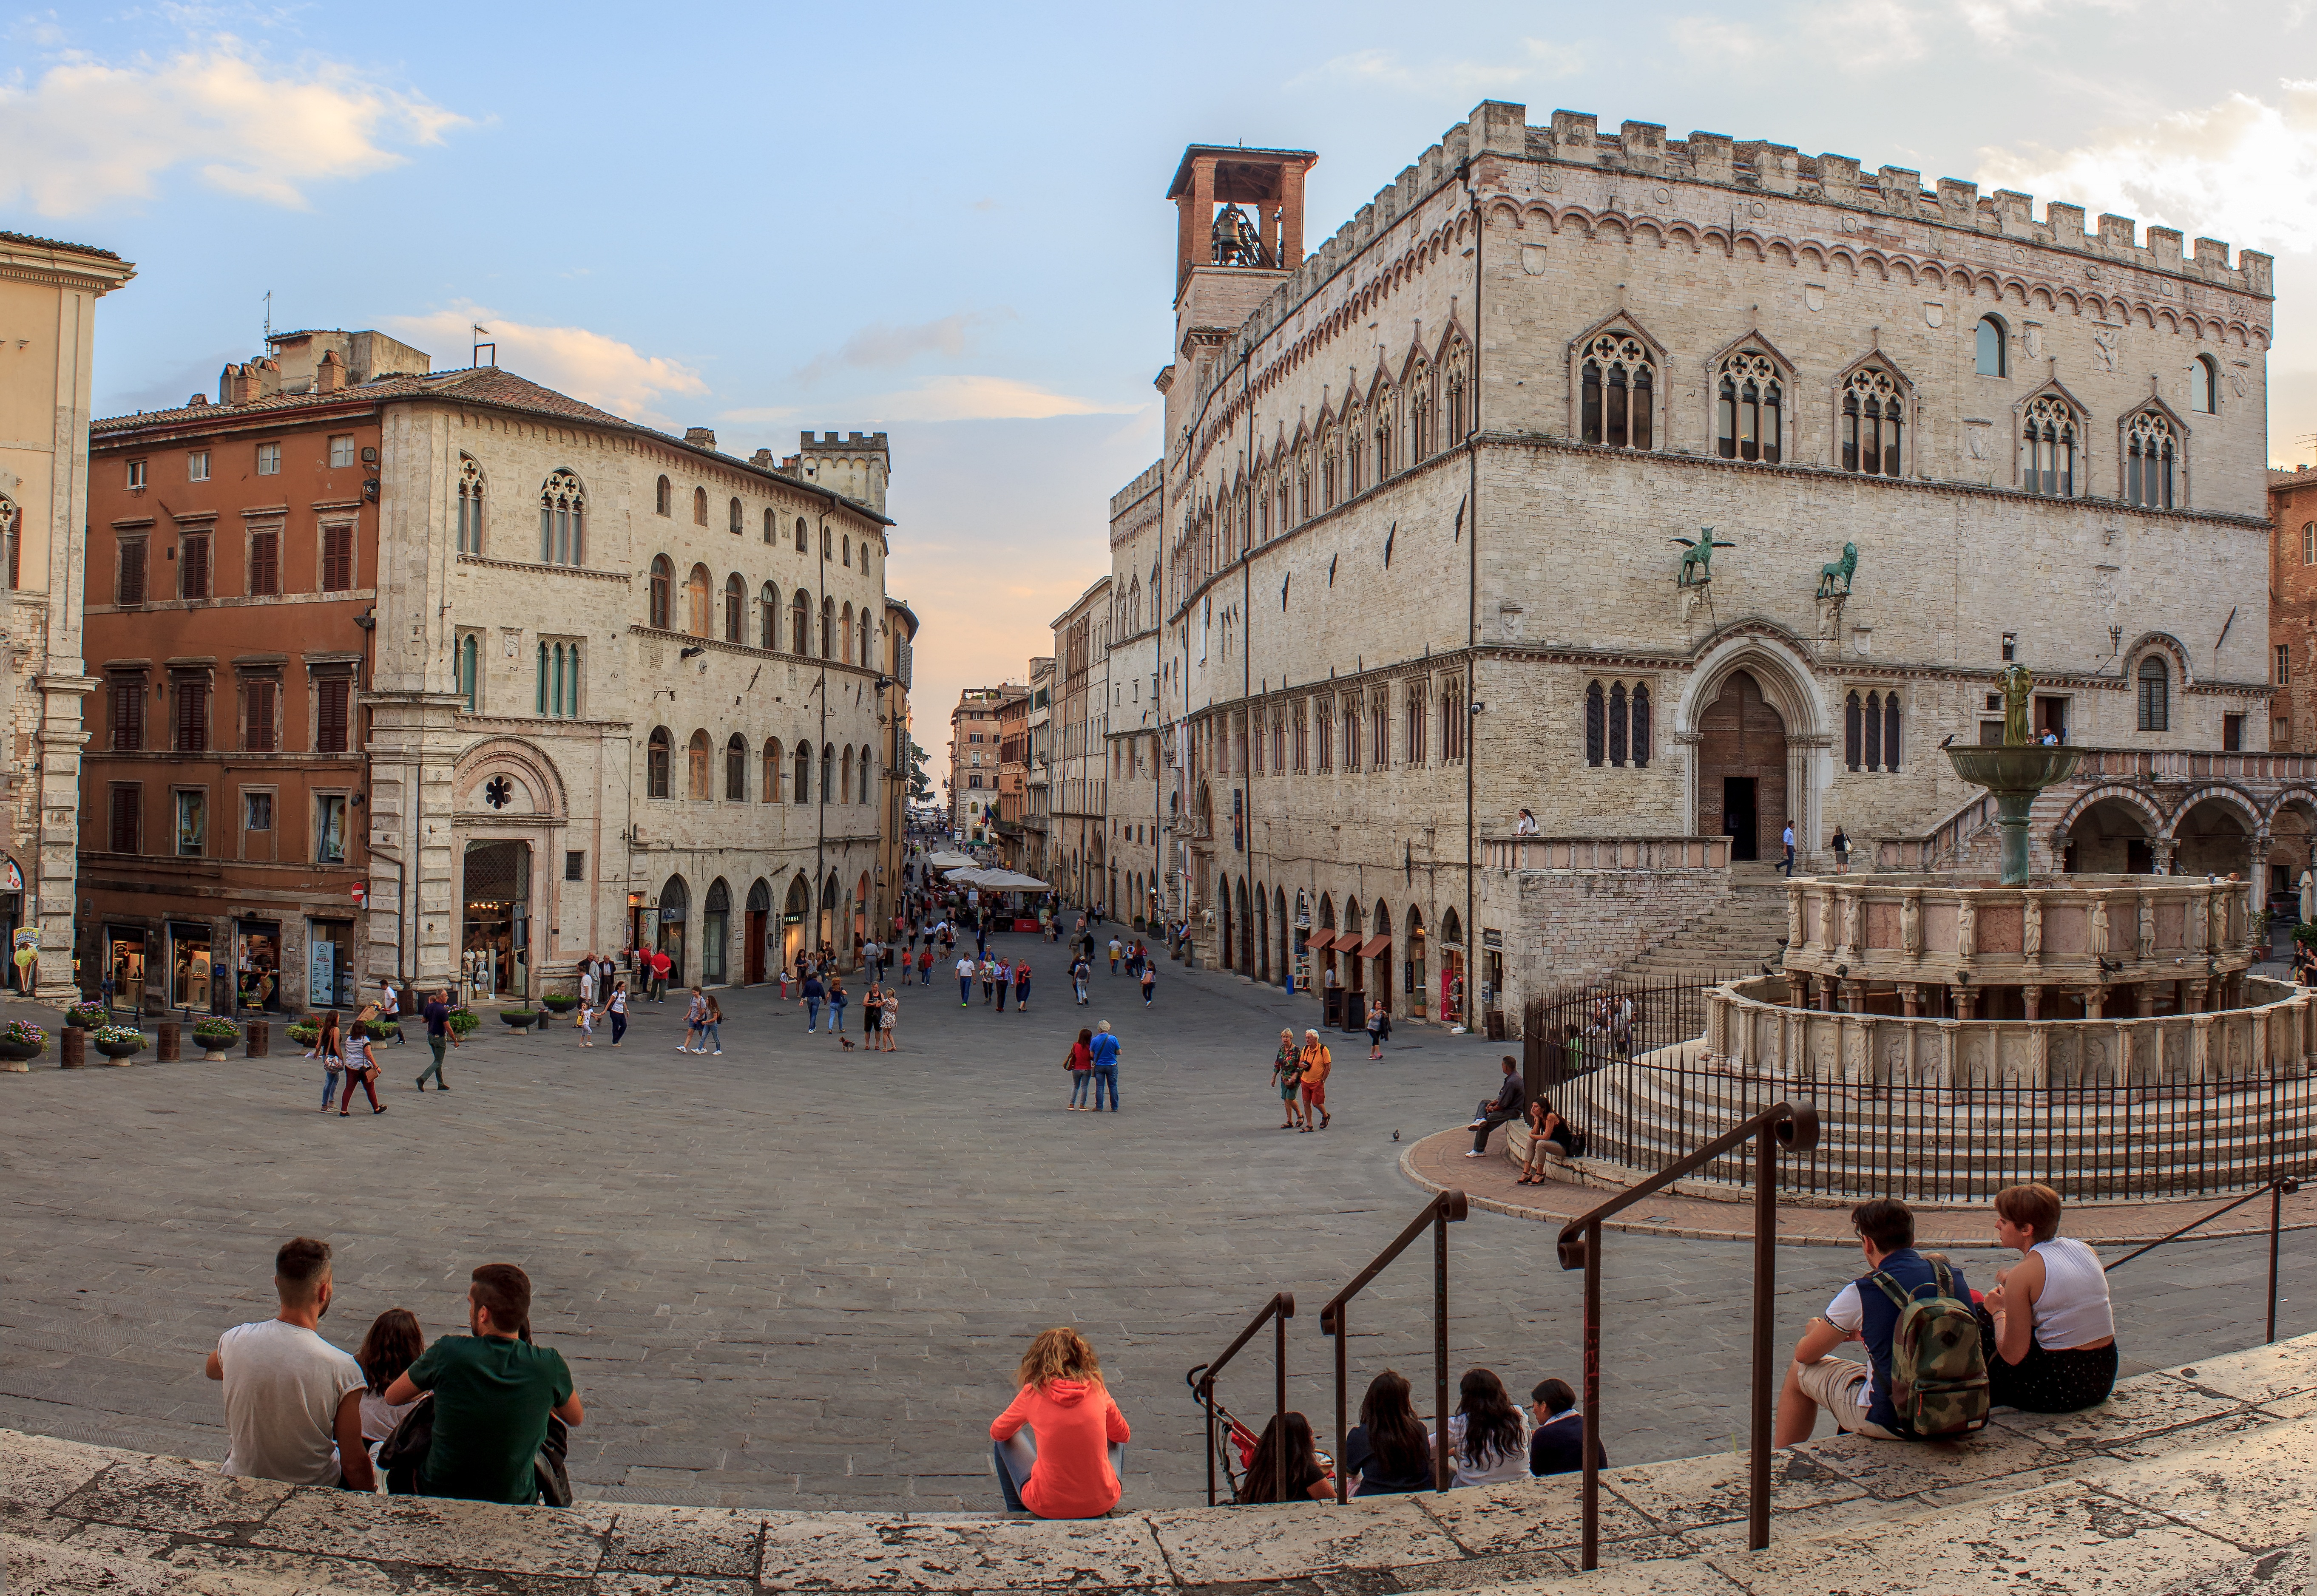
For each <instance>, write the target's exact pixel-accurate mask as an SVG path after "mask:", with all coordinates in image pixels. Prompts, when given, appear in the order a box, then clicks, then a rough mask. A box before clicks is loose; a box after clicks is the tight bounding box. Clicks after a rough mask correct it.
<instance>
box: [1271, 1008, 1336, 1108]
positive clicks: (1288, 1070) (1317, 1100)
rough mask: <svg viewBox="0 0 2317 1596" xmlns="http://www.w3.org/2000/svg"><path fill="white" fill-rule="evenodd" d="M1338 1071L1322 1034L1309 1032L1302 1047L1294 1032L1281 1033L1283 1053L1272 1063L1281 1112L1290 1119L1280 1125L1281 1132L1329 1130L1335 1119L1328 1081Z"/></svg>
mask: <svg viewBox="0 0 2317 1596" xmlns="http://www.w3.org/2000/svg"><path fill="white" fill-rule="evenodd" d="M1335 1067H1336V1058H1335V1055H1334V1054H1332V1053H1330V1052H1328V1044H1327V1043H1325V1042H1323V1041H1321V1040H1320V1033H1319V1032H1318V1031H1316V1030H1307V1031H1305V1032H1304V1033H1303V1042H1302V1046H1301V1047H1298V1046H1297V1045H1296V1041H1295V1033H1294V1031H1293V1030H1282V1031H1281V1032H1280V1033H1279V1051H1278V1052H1277V1053H1276V1054H1275V1055H1273V1057H1272V1060H1271V1083H1272V1085H1273V1086H1274V1087H1275V1088H1276V1089H1277V1090H1278V1092H1279V1106H1280V1111H1281V1112H1282V1113H1283V1114H1284V1115H1285V1116H1286V1118H1284V1119H1281V1120H1280V1122H1279V1128H1280V1129H1282V1130H1313V1129H1319V1130H1325V1129H1327V1128H1328V1124H1329V1123H1330V1121H1331V1119H1332V1116H1330V1115H1329V1114H1328V1075H1329V1074H1333V1073H1334V1071H1335ZM1314 1114H1317V1115H1318V1116H1319V1117H1320V1123H1319V1124H1318V1125H1317V1126H1314V1125H1313V1124H1312V1123H1311V1116H1312V1115H1314Z"/></svg>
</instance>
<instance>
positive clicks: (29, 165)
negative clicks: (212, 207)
mask: <svg viewBox="0 0 2317 1596" xmlns="http://www.w3.org/2000/svg"><path fill="white" fill-rule="evenodd" d="M465 125H467V120H466V119H465V118H463V117H461V116H459V115H458V114H456V113H455V112H452V111H445V110H444V109H443V108H442V107H441V106H439V105H436V104H434V103H433V102H432V101H430V100H428V99H426V98H425V96H424V95H422V94H413V93H410V92H407V91H404V90H398V89H390V88H388V87H385V86H384V85H380V84H377V83H374V82H372V81H371V80H369V79H368V78H366V77H365V76H363V75H362V73H361V72H360V71H358V70H357V69H356V68H354V67H349V66H346V65H345V64H344V63H342V62H336V61H327V60H318V61H313V62H309V63H308V64H305V65H303V66H300V67H271V66H269V65H268V64H267V63H266V62H264V60H262V59H260V58H258V57H257V56H256V55H255V53H253V52H252V51H250V50H248V49H246V48H245V47H244V46H243V45H242V44H241V43H240V41H239V40H236V39H233V38H232V37H230V36H223V35H221V36H219V37H218V38H216V39H214V40H211V41H210V43H208V44H206V45H204V46H199V47H195V48H190V49H184V50H181V51H180V52H178V53H177V54H175V55H173V56H170V57H168V58H165V59H155V58H151V57H147V56H139V57H138V58H136V59H134V60H133V61H130V62H129V63H127V64H123V65H116V64H112V63H109V62H105V61H101V60H99V59H97V58H94V56H90V55H87V54H85V53H81V52H74V53H72V54H69V55H67V56H66V57H65V58H62V59H60V60H58V62H57V63H56V64H55V65H53V66H51V67H48V68H47V69H46V70H45V71H43V72H42V73H41V74H40V76H39V77H38V78H36V79H34V80H33V81H32V82H31V84H30V85H21V84H18V85H0V204H30V205H31V208H32V209H33V210H36V211H38V212H40V214H41V215H43V216H74V215H79V214H82V213H85V212H88V211H94V210H102V209H103V208H105V207H107V206H110V205H115V204H118V203H120V202H121V201H125V200H139V199H144V198H148V197H149V196H150V195H151V194H152V193H153V192H154V189H155V186H156V183H157V179H159V178H160V177H161V176H162V175H163V174H165V173H168V172H171V171H173V170H174V169H176V168H179V167H184V166H190V167H192V169H193V170H194V171H195V172H197V173H198V174H200V176H201V180H202V181H203V182H205V183H209V184H210V186H211V187H213V188H217V189H221V190H223V191H225V192H228V193H232V194H238V195H242V196H244V197H246V198H248V199H253V200H257V201H262V202H264V203H266V204H270V205H280V206H284V207H287V208H289V209H292V210H302V209H304V208H305V205H306V190H307V188H309V187H310V186H311V185H313V184H315V183H328V182H338V181H343V180H344V179H347V178H353V177H361V176H363V175H365V174H369V173H372V172H378V171H382V170H384V169H385V168H387V167H389V166H394V165H400V164H401V162H402V161H403V160H404V159H405V157H404V156H400V155H398V154H397V153H395V152H394V151H393V150H391V149H389V148H388V147H387V146H388V145H389V144H391V143H404V144H412V145H430V144H440V143H441V142H442V141H443V135H444V134H445V133H447V132H448V131H450V130H451V129H453V128H458V127H462V126H465Z"/></svg>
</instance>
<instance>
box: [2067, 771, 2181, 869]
mask: <svg viewBox="0 0 2317 1596" xmlns="http://www.w3.org/2000/svg"><path fill="white" fill-rule="evenodd" d="M2102 803H2116V804H2121V805H2122V806H2124V807H2125V808H2128V809H2130V810H2132V811H2133V812H2134V814H2136V815H2138V816H2140V818H2141V820H2142V822H2143V824H2144V825H2146V826H2147V827H2148V835H2149V837H2150V839H2151V841H2152V840H2153V839H2155V838H2157V837H2159V836H2161V835H2162V834H2164V828H2165V825H2166V823H2167V820H2168V816H2166V815H2165V813H2164V811H2163V810H2162V809H2161V808H2160V807H2157V804H2156V802H2155V800H2154V799H2152V798H2149V797H2148V795H2147V794H2145V793H2143V792H2142V791H2141V790H2140V789H2138V788H2134V787H2126V786H2122V785H2109V786H2104V787H2095V788H2093V789H2091V790H2090V791H2089V792H2086V793H2083V794H2081V795H2080V796H2079V797H2078V798H2076V800H2075V801H2074V802H2073V803H2071V804H2070V805H2069V806H2068V807H2067V812H2066V813H2065V814H2063V815H2062V816H2060V818H2059V822H2058V823H2057V824H2056V825H2053V827H2052V832H2051V842H2052V850H2053V852H2055V853H2056V852H2057V851H2059V850H2060V849H2062V848H2063V847H2065V846H2066V845H2067V841H2068V834H2069V833H2070V832H2071V831H2073V830H2074V829H2075V825H2076V822H2077V821H2079V820H2080V819H2082V818H2083V817H2084V816H2085V815H2086V814H2087V813H2088V812H2089V810H2090V809H2091V808H2092V807H2093V806H2094V805H2096V804H2102Z"/></svg>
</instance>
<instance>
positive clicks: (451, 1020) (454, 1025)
mask: <svg viewBox="0 0 2317 1596" xmlns="http://www.w3.org/2000/svg"><path fill="white" fill-rule="evenodd" d="M444 1022H445V1023H446V1024H448V1025H449V1026H450V1028H451V1029H452V1030H455V1031H457V1032H458V1033H459V1034H460V1035H461V1036H465V1035H466V1034H467V1033H468V1032H469V1031H470V1030H474V1029H475V1027H477V1026H478V1025H480V1024H481V1023H482V1022H483V1020H482V1016H481V1015H479V1014H478V1013H476V1012H475V1011H474V1010H472V1009H470V1008H469V1007H468V1006H467V1005H466V1004H464V1003H461V1004H460V1005H459V1006H458V1007H457V1008H455V1009H453V1010H452V1011H451V1012H450V1014H449V1016H448V1017H447V1019H446V1020H445V1021H444Z"/></svg>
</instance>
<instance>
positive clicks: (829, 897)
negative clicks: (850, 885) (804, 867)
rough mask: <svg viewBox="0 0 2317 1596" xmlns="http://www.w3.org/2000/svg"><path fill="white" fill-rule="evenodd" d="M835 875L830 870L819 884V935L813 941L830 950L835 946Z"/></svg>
mask: <svg viewBox="0 0 2317 1596" xmlns="http://www.w3.org/2000/svg"><path fill="white" fill-rule="evenodd" d="M836 896H837V886H836V872H834V871H831V872H830V873H829V878H828V879H827V880H826V881H823V882H822V883H821V884H820V925H819V936H818V937H817V938H816V939H815V941H816V942H817V944H818V945H819V947H822V948H827V949H828V950H830V951H832V952H834V951H835V950H836Z"/></svg>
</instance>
